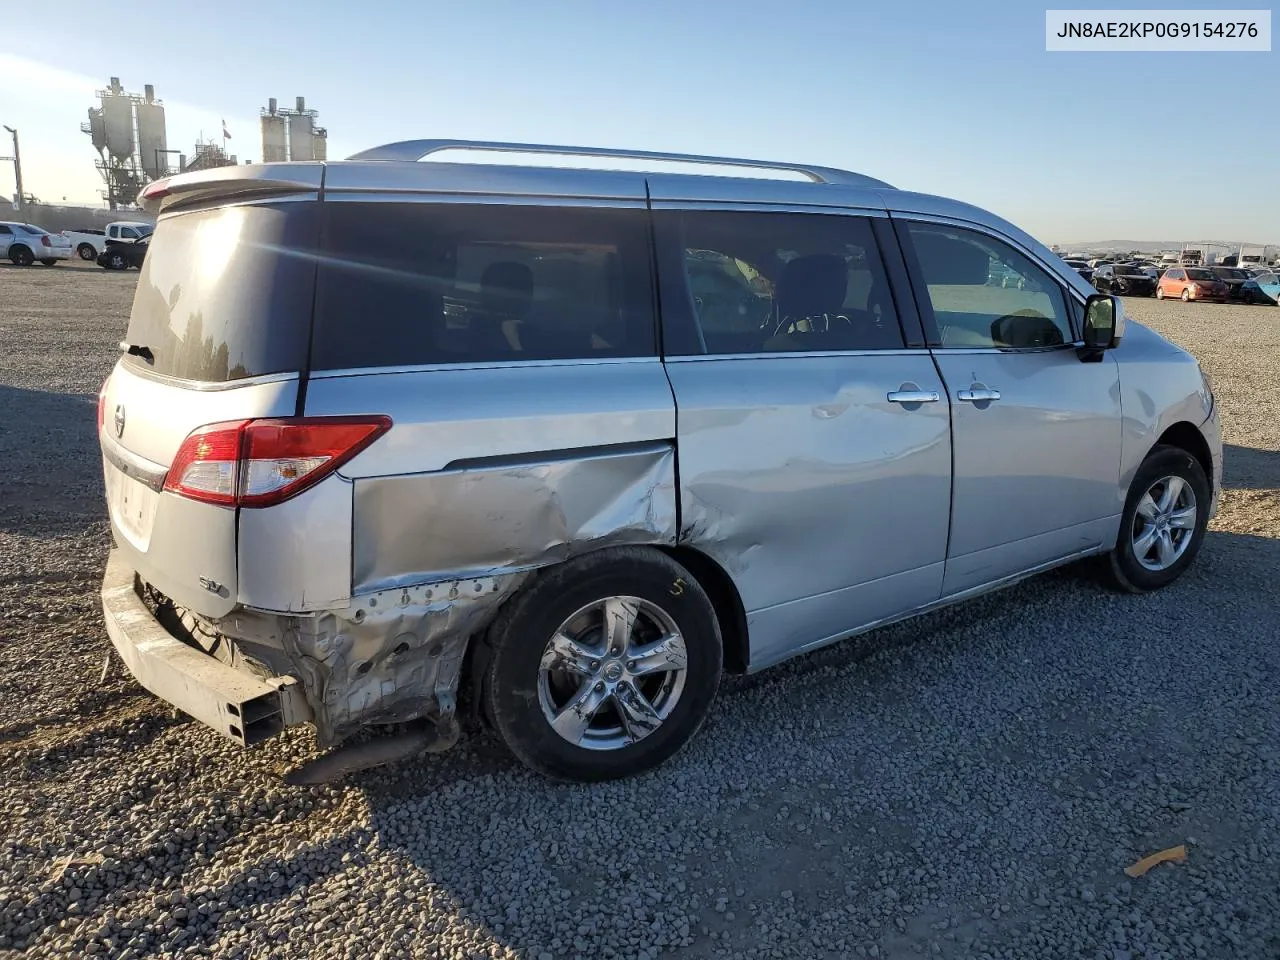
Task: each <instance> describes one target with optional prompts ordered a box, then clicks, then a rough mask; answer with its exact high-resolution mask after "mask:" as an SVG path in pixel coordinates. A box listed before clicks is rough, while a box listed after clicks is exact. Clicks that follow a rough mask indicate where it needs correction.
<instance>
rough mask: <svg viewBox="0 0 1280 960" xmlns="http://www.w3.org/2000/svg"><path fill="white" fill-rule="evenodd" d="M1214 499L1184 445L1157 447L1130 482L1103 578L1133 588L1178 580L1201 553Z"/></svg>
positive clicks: (1143, 590)
mask: <svg viewBox="0 0 1280 960" xmlns="http://www.w3.org/2000/svg"><path fill="white" fill-rule="evenodd" d="M1166 497H1167V499H1168V503H1167V504H1166V503H1164V502H1163V501H1164V500H1165V499H1166ZM1211 500H1212V490H1211V489H1210V487H1209V480H1208V478H1207V477H1206V476H1205V475H1204V469H1203V468H1202V467H1201V466H1200V461H1198V460H1197V459H1196V458H1195V457H1193V456H1192V455H1191V454H1190V453H1188V452H1187V451H1186V450H1183V449H1182V448H1181V447H1171V446H1166V445H1164V444H1161V445H1158V446H1156V448H1155V449H1154V450H1152V451H1151V453H1149V454H1148V455H1147V459H1146V460H1144V461H1143V462H1142V465H1141V466H1140V467H1138V471H1137V473H1136V474H1134V477H1133V483H1132V484H1130V486H1129V495H1128V497H1127V498H1126V499H1125V504H1124V513H1123V514H1121V517H1120V534H1119V537H1118V538H1117V540H1116V545H1115V548H1114V549H1113V550H1112V551H1111V552H1110V553H1109V554H1107V555H1106V556H1105V557H1103V558H1102V559H1103V561H1104V562H1103V564H1102V570H1103V574H1104V577H1105V578H1106V579H1107V581H1108V582H1109V583H1110V584H1111V585H1112V586H1114V587H1116V588H1118V589H1120V590H1126V591H1128V592H1130V593H1146V592H1148V591H1151V590H1159V589H1160V588H1161V587H1166V586H1168V585H1169V584H1171V583H1173V581H1175V580H1177V579H1178V577H1180V576H1182V574H1183V573H1184V572H1185V571H1186V569H1187V567H1189V566H1191V563H1192V561H1194V560H1195V558H1196V554H1197V553H1199V552H1200V547H1201V546H1202V545H1203V543H1204V533H1205V528H1206V527H1207V526H1208V524H1209V505H1210V502H1211ZM1188 510H1189V511H1190V513H1188ZM1188 524H1189V525H1188ZM1162 540H1165V541H1166V543H1167V552H1164V551H1163V550H1162V547H1161V541H1162Z"/></svg>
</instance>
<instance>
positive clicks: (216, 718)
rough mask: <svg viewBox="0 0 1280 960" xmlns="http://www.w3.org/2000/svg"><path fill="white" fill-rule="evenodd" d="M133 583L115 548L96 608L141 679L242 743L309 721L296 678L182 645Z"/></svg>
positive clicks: (157, 692) (123, 658) (307, 707)
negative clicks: (262, 672) (241, 666)
mask: <svg viewBox="0 0 1280 960" xmlns="http://www.w3.org/2000/svg"><path fill="white" fill-rule="evenodd" d="M134 582H135V577H134V571H133V570H132V569H130V567H129V565H128V563H127V562H126V561H125V560H124V559H123V558H122V557H121V555H120V551H118V550H115V549H113V550H112V551H111V555H110V556H109V558H108V559H107V572H106V576H105V577H104V578H103V582H102V612H103V615H104V617H105V619H106V625H107V634H108V636H110V637H111V643H112V645H113V646H114V647H115V648H116V652H117V653H118V654H119V655H120V659H121V660H123V661H124V663H125V666H127V667H128V668H129V672H130V673H132V674H133V676H134V678H135V679H136V680H137V681H138V682H139V683H140V684H142V685H143V686H144V687H146V688H147V689H148V690H150V691H151V692H152V693H154V694H155V695H156V696H157V697H160V698H161V699H162V700H166V701H168V702H169V703H171V704H173V705H174V706H175V707H177V708H178V709H179V710H181V711H182V712H183V713H187V714H190V715H191V716H192V717H195V719H197V720H199V721H201V722H202V723H204V724H206V725H207V726H210V727H212V728H213V729H214V730H216V731H218V733H220V734H222V735H223V736H224V737H227V738H228V739H230V740H234V741H236V742H237V743H239V744H241V745H242V746H246V747H247V746H252V745H253V744H255V743H260V742H262V741H263V740H266V739H268V738H269V737H272V736H274V735H275V734H277V733H279V732H280V731H281V730H283V729H284V728H285V727H290V726H294V725H295V724H299V723H306V722H308V721H309V720H311V708H310V706H309V705H308V704H307V700H306V696H305V695H304V693H303V691H302V686H301V684H299V683H298V681H297V680H296V679H295V678H293V677H271V678H262V677H259V676H257V675H256V674H252V673H247V672H244V671H241V670H236V669H234V668H232V667H229V666H227V665H226V664H225V663H223V662H222V661H220V660H218V659H217V658H215V657H213V656H211V655H209V654H207V653H204V652H203V651H201V650H199V649H197V648H195V647H193V646H189V645H188V644H186V643H183V642H182V641H181V640H179V639H178V638H177V637H175V636H173V634H171V633H170V632H169V631H168V630H166V629H165V628H164V626H163V625H162V624H161V623H160V622H159V621H157V620H156V618H155V617H154V616H153V615H152V613H151V611H150V610H149V609H148V608H147V606H146V604H144V603H143V602H142V598H141V597H140V596H139V595H138V592H137V590H136V589H135V586H134Z"/></svg>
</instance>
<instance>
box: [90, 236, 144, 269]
mask: <svg viewBox="0 0 1280 960" xmlns="http://www.w3.org/2000/svg"><path fill="white" fill-rule="evenodd" d="M150 246H151V243H150V238H149V237H148V238H145V239H140V240H110V239H108V240H107V243H106V246H105V248H104V249H103V251H102V252H101V253H100V254H98V261H97V262H98V266H100V267H102V268H104V269H106V270H128V269H129V268H130V267H137V268H138V269H139V270H140V269H142V263H143V261H144V260H145V259H146V256H147V249H148V248H149V247H150Z"/></svg>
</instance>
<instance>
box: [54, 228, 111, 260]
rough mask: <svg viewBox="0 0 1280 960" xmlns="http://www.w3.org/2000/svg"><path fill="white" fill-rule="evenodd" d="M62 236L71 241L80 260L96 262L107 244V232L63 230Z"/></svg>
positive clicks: (85, 229) (86, 229) (84, 229)
mask: <svg viewBox="0 0 1280 960" xmlns="http://www.w3.org/2000/svg"><path fill="white" fill-rule="evenodd" d="M62 235H63V236H64V237H66V238H67V239H68V240H70V241H71V245H72V246H73V247H75V251H76V255H77V256H78V257H79V258H80V259H81V260H96V259H98V254H100V253H102V251H103V249H104V248H105V247H106V244H107V231H105V230H94V229H89V228H81V229H79V230H63V231H62Z"/></svg>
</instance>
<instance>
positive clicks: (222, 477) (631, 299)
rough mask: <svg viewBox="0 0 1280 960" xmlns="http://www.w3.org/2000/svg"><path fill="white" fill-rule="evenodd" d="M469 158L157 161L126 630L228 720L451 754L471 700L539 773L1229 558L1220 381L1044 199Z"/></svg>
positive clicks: (133, 445)
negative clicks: (178, 170)
mask: <svg viewBox="0 0 1280 960" xmlns="http://www.w3.org/2000/svg"><path fill="white" fill-rule="evenodd" d="M459 146H461V147H462V148H464V149H465V148H466V147H467V146H468V144H467V143H465V142H461V143H460V142H459V141H411V142H405V143H399V144H388V145H385V146H383V147H378V148H374V149H371V150H366V151H364V152H363V153H360V154H357V155H356V156H355V157H354V158H352V159H351V160H349V161H346V162H343V163H337V164H329V165H328V166H325V165H324V164H319V163H274V164H260V165H256V166H255V165H241V166H237V167H234V168H229V169H228V171H227V172H226V173H223V172H222V171H220V170H205V171H200V172H199V173H198V174H194V175H193V174H185V175H178V176H175V177H173V178H171V179H168V180H164V181H159V182H158V183H156V184H152V185H151V186H149V187H148V188H147V189H146V190H144V192H143V195H142V202H143V204H144V205H146V206H148V207H149V208H150V209H152V210H153V211H155V212H156V213H158V215H159V217H160V221H159V226H158V227H157V229H156V233H155V238H154V240H153V241H152V244H151V245H152V246H154V248H155V249H154V250H152V251H151V252H150V253H149V254H148V256H147V261H146V264H145V265H144V267H143V271H142V274H141V276H140V277H139V279H138V284H137V293H136V296H135V297H134V300H133V307H132V313H131V316H130V319H129V326H128V331H127V333H126V334H125V337H124V342H122V343H121V355H120V356H119V358H118V360H117V362H116V364H115V366H114V369H113V370H112V372H111V374H110V376H109V377H108V379H107V381H106V382H105V383H104V384H103V387H102V390H101V393H100V395H99V407H98V409H99V413H98V437H99V442H100V444H101V447H102V452H103V470H104V481H105V494H106V501H107V505H108V512H109V516H110V522H111V528H112V532H113V535H114V542H115V546H114V548H113V549H112V550H111V551H110V557H109V559H108V561H107V568H106V573H105V577H104V583H103V588H102V604H103V612H104V619H105V623H106V627H107V632H108V634H109V636H110V638H111V642H112V644H113V645H114V648H115V650H116V651H117V652H118V654H119V656H120V657H121V659H122V660H123V661H124V663H125V664H126V665H127V666H128V669H129V670H130V671H132V673H133V675H134V676H135V677H136V678H137V679H138V680H139V681H140V682H141V683H142V684H143V685H144V686H146V687H147V688H148V689H150V690H151V691H152V692H153V693H155V694H157V695H159V696H162V697H165V698H168V699H169V700H170V701H171V702H172V703H174V704H175V705H176V706H178V707H179V708H180V709H181V710H183V711H185V712H187V713H188V714H190V715H192V716H194V717H196V718H198V719H200V720H202V721H203V722H205V723H207V724H209V725H210V726H211V727H212V728H213V729H215V730H217V731H218V732H219V733H220V734H221V735H223V736H225V737H227V738H228V739H230V740H232V741H235V742H237V743H241V744H245V745H251V744H255V743H259V742H261V741H263V740H266V739H268V738H270V737H272V736H274V735H276V734H277V733H279V732H281V731H282V730H283V729H284V728H286V727H289V726H294V725H298V724H311V725H313V726H314V729H315V731H316V740H317V742H318V744H319V745H320V746H322V747H328V746H330V745H333V744H336V743H340V742H342V741H344V740H346V739H348V738H350V737H352V735H353V734H356V733H358V732H359V731H360V730H361V729H362V728H364V727H366V726H370V725H374V726H385V725H387V724H392V723H405V724H410V723H411V724H412V726H411V727H410V728H409V730H410V731H411V732H409V733H406V734H405V737H404V738H397V739H395V740H393V741H392V742H391V744H390V745H391V746H394V747H395V749H396V750H398V751H400V752H401V755H402V756H409V755H413V754H414V753H415V752H421V751H423V750H436V751H438V750H442V749H445V748H447V747H449V746H450V745H452V744H453V743H454V742H455V741H456V739H457V737H458V735H459V730H460V719H461V718H460V716H459V710H460V709H461V706H460V700H459V696H458V694H459V692H460V691H463V692H465V695H464V696H463V697H462V698H461V702H462V705H465V706H468V707H470V708H473V709H474V710H475V713H474V716H475V717H476V718H477V719H480V720H487V722H489V723H490V724H491V725H492V726H493V727H494V728H495V729H496V730H497V732H498V734H499V735H500V737H501V738H502V740H503V741H504V742H505V743H506V744H507V746H508V747H509V748H510V750H511V752H512V753H513V754H514V755H515V756H516V757H517V758H519V760H521V761H522V762H524V763H525V764H527V765H528V766H529V767H531V768H533V769H534V770H537V771H539V772H541V773H543V774H546V775H549V776H552V777H555V778H560V779H569V780H581V781H598V780H607V779H612V778H616V777H622V776H627V775H631V774H637V773H640V772H642V771H644V770H647V769H650V768H652V767H655V766H657V765H658V764H660V763H662V762H663V761H665V760H667V759H668V758H669V757H671V756H672V755H673V754H675V753H676V751H678V750H679V749H681V747H682V746H683V745H684V744H686V743H687V742H688V741H689V740H690V739H691V738H692V737H693V736H694V735H695V734H696V733H697V731H698V730H699V728H700V727H701V726H702V724H703V721H704V720H705V719H706V717H707V715H708V713H709V712H710V710H711V707H712V703H713V701H714V699H715V696H716V691H717V689H718V687H719V685H720V683H721V677H722V674H723V673H725V672H726V671H727V672H731V673H743V672H755V671H759V670H763V669H765V668H767V667H770V666H772V665H774V664H777V663H780V662H782V661H784V660H787V659H789V658H792V657H795V656H797V655H799V654H801V653H803V652H805V651H809V650H813V649H816V648H818V647H821V646H823V645H825V644H828V643H833V642H835V641H837V640H840V639H843V638H845V637H849V636H852V635H855V634H858V633H861V632H864V631H867V630H871V629H873V628H875V627H877V626H879V625H881V624H883V623H886V622H892V621H894V620H899V619H902V618H904V617H909V616H913V615H917V614H921V613H924V612H926V611H930V610H934V609H937V608H940V607H942V606H945V605H948V604H952V603H956V602H959V601H961V600H963V599H965V598H968V597H971V596H976V595H978V594H981V593H985V592H987V591H990V590H994V589H998V588H1000V587H1003V586H1006V585H1008V584H1012V583H1014V582H1017V581H1019V580H1022V579H1024V578H1026V577H1029V576H1031V575H1034V574H1036V573H1038V572H1040V571H1043V570H1047V569H1049V568H1052V567H1056V566H1059V565H1061V564H1064V563H1067V562H1071V561H1074V560H1081V559H1085V558H1089V557H1097V558H1098V559H1097V565H1098V570H1099V572H1101V573H1102V574H1103V575H1104V576H1106V577H1108V578H1109V580H1110V582H1111V583H1112V584H1113V585H1114V586H1115V587H1117V588H1118V589H1121V590H1126V591H1133V592H1144V591H1149V590H1155V589H1159V588H1161V587H1164V586H1166V585H1168V584H1170V583H1172V582H1173V581H1175V580H1176V579H1177V578H1178V577H1179V576H1181V575H1182V574H1183V572H1184V571H1185V570H1186V569H1187V568H1188V567H1189V566H1190V565H1191V564H1192V562H1193V561H1194V558H1195V556H1196V553H1197V551H1198V550H1199V548H1200V545H1201V543H1202V542H1203V540H1204V533H1205V527H1206V524H1207V522H1208V521H1209V519H1210V518H1211V517H1212V516H1213V513H1214V511H1215V509H1216V502H1217V492H1218V489H1219V487H1220V484H1221V473H1222V444H1221V434H1220V427H1219V421H1218V416H1217V412H1216V410H1217V408H1216V405H1215V403H1214V399H1213V395H1212V390H1211V387H1210V385H1209V383H1208V381H1207V380H1206V379H1205V377H1204V376H1203V374H1202V372H1201V370H1200V368H1199V366H1198V364H1197V362H1196V360H1195V358H1194V357H1193V356H1191V355H1190V354H1189V353H1187V352H1186V351H1185V350H1182V349H1180V348H1179V347H1177V346H1176V345H1174V344H1173V343H1171V342H1169V341H1168V340H1166V339H1164V338H1163V337H1161V336H1160V335H1158V334H1157V333H1156V332H1155V331H1153V330H1151V329H1150V328H1147V327H1144V326H1142V325H1141V324H1138V323H1129V324H1127V325H1126V320H1125V314H1124V307H1123V302H1122V301H1121V300H1119V299H1118V298H1116V297H1113V296H1110V295H1107V294H1100V293H1097V292H1096V291H1095V290H1094V289H1093V288H1092V287H1091V286H1089V285H1088V284H1087V283H1085V282H1084V280H1082V279H1081V278H1080V276H1079V275H1078V274H1076V273H1075V272H1074V271H1072V270H1070V269H1069V268H1067V267H1066V266H1065V265H1064V264H1063V263H1062V261H1061V260H1060V259H1059V258H1057V257H1056V256H1054V255H1053V254H1052V253H1050V252H1049V250H1048V248H1046V247H1045V246H1044V245H1043V244H1041V243H1039V242H1038V241H1036V240H1035V239H1034V238H1033V237H1031V236H1029V235H1028V234H1027V233H1025V232H1024V231H1022V230H1020V229H1019V228H1018V227H1016V226H1015V225H1013V224H1011V223H1009V222H1008V221H1006V220H1003V219H1002V218H1000V217H998V216H995V215H994V214H991V213H988V212H986V211H984V210H981V209H979V208H977V207H974V206H972V205H969V204H965V203H960V202H957V201H954V200H949V199H946V198H943V197H935V196H926V195H922V194H917V193H913V192H908V191H899V190H896V189H894V188H892V187H890V186H889V185H887V184H885V183H883V182H881V181H879V180H875V179H873V178H871V177H867V176H864V175H860V174H857V173H853V172H845V171H832V170H828V169H812V170H806V172H807V173H808V175H809V176H810V178H811V179H813V180H814V181H815V182H812V183H799V182H792V181H782V180H774V181H769V180H767V179H761V178H752V179H742V178H734V177H720V176H717V177H697V176H688V175H682V174H673V173H669V172H648V173H645V172H629V171H617V170H607V169H564V168H556V167H554V166H552V167H537V166H529V165H524V166H519V165H514V164H512V165H508V166H504V167H495V166H493V165H492V164H468V165H459V164H454V163H450V164H447V165H446V164H436V163H432V162H430V160H429V159H428V158H429V157H430V155H431V154H433V153H435V152H437V151H439V150H442V149H456V148H457V147H459ZM482 146H484V145H482ZM487 149H490V150H508V151H510V152H512V153H514V154H516V155H517V156H525V155H528V154H530V153H535V152H539V151H540V150H541V151H548V152H554V155H555V156H561V155H564V154H566V153H569V154H572V153H575V152H578V151H577V148H573V147H543V148H539V147H536V146H532V147H531V146H528V145H522V144H488V145H487ZM581 152H584V153H586V154H588V155H594V156H603V157H605V160H604V161H603V163H602V164H601V166H607V165H608V164H609V163H611V162H612V159H613V157H612V155H610V154H609V153H608V152H607V151H605V150H595V151H590V150H584V151H581ZM623 156H635V154H623ZM646 156H647V157H648V159H649V160H650V161H654V160H663V161H676V162H681V163H690V162H701V163H714V164H716V165H719V166H723V165H735V164H737V165H742V164H743V161H741V160H738V161H735V160H732V159H725V158H709V157H689V156H682V155H662V154H658V155H655V154H652V153H650V154H647V155H646ZM419 160H423V161H424V162H405V161H419ZM752 165H753V166H756V167H760V166H767V164H765V163H763V162H760V161H756V162H754V163H752ZM785 169H787V170H794V169H796V168H795V167H794V165H787V166H786V167H785ZM248 187H255V188H256V189H255V190H253V192H252V195H253V197H254V201H253V202H252V203H244V202H243V198H244V196H245V195H246V193H247V192H249V191H248V190H247V188H248ZM151 191H154V197H152V196H149V195H148V194H149V193H150V192H151ZM424 197H430V198H431V200H432V201H433V202H430V203H423V202H416V201H419V200H421V199H422V198H424ZM650 200H651V201H652V206H650V204H649V202H648V201H650ZM806 210H808V211H814V210H822V211H823V212H822V213H814V212H805V211H806ZM869 211H871V212H872V214H871V215H868V212H869ZM886 212H892V218H893V219H892V221H890V220H889V219H888V218H887V217H885V216H884V214H885V213H886ZM877 214H878V215H877ZM993 263H994V264H996V265H998V268H999V269H998V271H996V272H998V273H999V274H1000V276H1002V277H1004V276H1008V275H1011V274H1012V275H1016V276H1017V277H1018V278H1019V279H1020V281H1021V283H1020V284H1009V285H1006V286H1003V287H997V286H994V285H992V284H991V282H990V281H991V277H992V275H993ZM695 264H696V266H695ZM711 267H714V269H715V270H716V271H717V272H718V273H719V274H721V275H722V277H718V278H717V281H716V282H715V283H714V284H707V283H700V284H699V281H698V279H697V277H698V276H701V277H703V279H705V277H706V276H707V274H708V270H709V269H710V268H711ZM655 280H656V281H657V282H656V283H655ZM722 281H727V282H722ZM695 284H699V285H698V286H697V288H696V289H697V292H696V293H695V292H694V290H695ZM1019 286H1020V287H1021V289H1019V288H1018V287H1019ZM450 304H451V306H450ZM371 305H374V306H373V307H371ZM513 417H518V418H519V424H520V427H519V429H512V422H513V421H512V419H511V418H513ZM339 471H340V472H339ZM1117 609H1119V608H1117ZM1144 609H1145V608H1138V607H1135V608H1133V609H1132V610H1131V611H1130V612H1129V613H1125V612H1118V613H1117V616H1120V617H1123V616H1125V615H1130V614H1131V615H1136V616H1143V615H1146V614H1145V612H1144ZM197 637H198V638H199V639H198V640H197V639H196V638H197ZM201 641H203V643H202V642H201ZM797 692H798V691H797ZM387 747H388V743H387V742H386V741H385V740H384V741H383V743H382V751H383V752H381V754H380V755H381V757H386V756H387V754H386V752H385V750H386V748H387ZM352 749H353V750H356V751H360V750H363V749H364V748H363V746H362V745H360V744H358V743H357V744H355V745H354V746H353V747H352ZM406 751H407V752H406ZM358 758H363V759H371V757H370V754H369V752H368V751H367V750H365V751H364V752H363V753H355V754H351V753H348V754H346V756H345V758H344V757H342V756H341V755H339V756H338V757H337V758H335V757H333V756H330V757H328V758H322V759H321V760H320V761H319V762H320V763H321V764H325V763H326V760H327V761H329V763H328V764H327V766H329V767H330V768H331V767H332V764H333V763H334V762H339V761H341V762H343V763H345V762H347V761H354V760H356V759H358ZM208 762H210V763H213V762H217V760H215V759H214V757H212V756H211V757H210V758H209V760H208ZM312 769H313V770H314V769H315V768H312ZM295 774H296V775H295V777H294V778H293V780H292V782H298V781H299V780H301V781H302V782H307V779H306V777H307V774H306V772H305V771H303V772H295Z"/></svg>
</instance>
